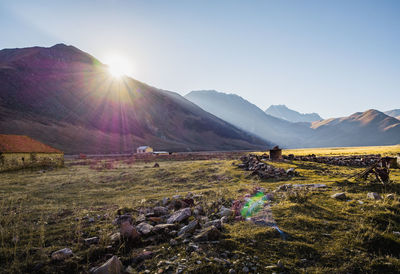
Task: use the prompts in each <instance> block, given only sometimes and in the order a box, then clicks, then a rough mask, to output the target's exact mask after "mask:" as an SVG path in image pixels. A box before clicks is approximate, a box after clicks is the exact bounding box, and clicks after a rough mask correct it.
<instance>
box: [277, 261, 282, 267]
mask: <svg viewBox="0 0 400 274" xmlns="http://www.w3.org/2000/svg"><path fill="white" fill-rule="evenodd" d="M276 266H277V267H279V268H283V262H282V261H281V260H279V261H278V262H277V263H276Z"/></svg>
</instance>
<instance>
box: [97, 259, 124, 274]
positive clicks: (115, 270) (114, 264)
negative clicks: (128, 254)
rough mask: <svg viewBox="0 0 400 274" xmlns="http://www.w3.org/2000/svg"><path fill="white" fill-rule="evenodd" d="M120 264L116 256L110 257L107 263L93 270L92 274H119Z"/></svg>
mask: <svg viewBox="0 0 400 274" xmlns="http://www.w3.org/2000/svg"><path fill="white" fill-rule="evenodd" d="M122 269H123V266H122V263H121V261H120V260H119V259H118V257H117V256H112V257H111V258H110V259H109V260H108V261H107V262H105V263H104V264H103V265H101V266H99V267H98V268H96V269H94V270H93V272H92V273H93V274H121V273H122Z"/></svg>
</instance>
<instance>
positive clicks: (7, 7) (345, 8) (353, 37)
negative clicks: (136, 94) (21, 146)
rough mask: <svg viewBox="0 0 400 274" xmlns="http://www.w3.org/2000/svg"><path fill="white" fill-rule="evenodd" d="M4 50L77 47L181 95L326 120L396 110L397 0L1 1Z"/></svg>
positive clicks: (399, 75) (399, 83) (399, 96)
mask: <svg viewBox="0 0 400 274" xmlns="http://www.w3.org/2000/svg"><path fill="white" fill-rule="evenodd" d="M0 37H1V39H0V48H15V47H28V46H52V45H54V44H56V43H61V42H62V43H65V44H69V45H74V46H76V47H78V48H80V49H82V50H84V51H86V52H88V53H90V54H92V55H94V56H95V57H97V58H99V59H100V61H104V60H105V59H106V58H107V56H109V55H110V54H114V55H120V56H122V57H124V58H126V60H127V61H128V62H129V63H130V64H131V66H132V73H131V74H132V75H131V76H132V77H134V78H136V79H138V80H140V81H143V82H146V83H148V84H150V85H152V86H155V87H158V88H162V89H167V90H171V91H175V92H178V93H180V94H182V95H184V94H186V93H188V92H189V91H191V90H199V89H215V90H218V91H222V92H227V93H236V94H238V95H240V96H242V97H244V98H245V99H247V100H249V101H250V102H252V103H255V104H256V105H257V106H259V107H261V108H262V109H265V108H267V107H268V106H269V105H271V104H286V105H287V106H288V107H290V108H293V109H295V110H298V111H301V112H318V113H320V114H321V115H322V116H323V117H324V118H329V117H338V116H346V115H349V114H351V113H354V112H357V111H364V110H367V109H370V108H375V109H379V110H389V109H393V108H400V1H397V0H393V1H388V0H380V1H368V0H362V1H355V0H345V1H341V0H332V1H307V0H304V1H300V0H298V1H297V0H296V1H295V0H292V1H286V0H279V1H278V0H277V1H233V0H232V1H190V0H186V1H183V0H182V1H174V0H170V1H162V0H160V1H152V0H146V1H122V0H108V1H105V0H104V1H85V0H83V1H64V2H61V1H41V0H35V1H11V0H10V1H7V0H6V1H0Z"/></svg>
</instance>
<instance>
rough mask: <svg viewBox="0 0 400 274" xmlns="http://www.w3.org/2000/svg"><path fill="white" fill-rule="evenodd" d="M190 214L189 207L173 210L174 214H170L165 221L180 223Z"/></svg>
mask: <svg viewBox="0 0 400 274" xmlns="http://www.w3.org/2000/svg"><path fill="white" fill-rule="evenodd" d="M191 215H192V211H191V210H190V208H188V207H187V208H183V209H180V210H178V211H175V212H174V214H172V216H171V217H169V218H168V220H167V223H168V224H173V223H180V222H182V221H184V220H186V219H187V218H189V217H190V216H191Z"/></svg>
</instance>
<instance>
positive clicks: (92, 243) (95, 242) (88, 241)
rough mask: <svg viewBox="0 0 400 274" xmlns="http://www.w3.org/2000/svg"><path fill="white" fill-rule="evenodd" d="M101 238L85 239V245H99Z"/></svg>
mask: <svg viewBox="0 0 400 274" xmlns="http://www.w3.org/2000/svg"><path fill="white" fill-rule="evenodd" d="M99 240H100V239H99V237H92V238H87V239H85V244H87V245H94V244H98V243H99Z"/></svg>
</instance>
